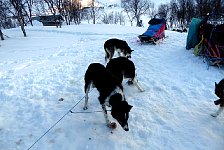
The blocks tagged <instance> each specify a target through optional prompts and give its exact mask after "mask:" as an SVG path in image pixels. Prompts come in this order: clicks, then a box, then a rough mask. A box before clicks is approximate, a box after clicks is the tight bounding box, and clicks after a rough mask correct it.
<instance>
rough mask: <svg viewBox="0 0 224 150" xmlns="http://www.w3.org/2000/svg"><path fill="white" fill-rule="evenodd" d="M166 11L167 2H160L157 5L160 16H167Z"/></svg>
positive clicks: (167, 8)
mask: <svg viewBox="0 0 224 150" xmlns="http://www.w3.org/2000/svg"><path fill="white" fill-rule="evenodd" d="M168 12H169V5H168V4H160V5H159V7H158V14H159V15H160V16H161V17H164V18H166V17H167V16H168Z"/></svg>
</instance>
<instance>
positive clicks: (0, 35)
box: [0, 29, 4, 40]
mask: <svg viewBox="0 0 224 150" xmlns="http://www.w3.org/2000/svg"><path fill="white" fill-rule="evenodd" d="M0 37H1V40H4V37H3V33H2V30H1V29H0Z"/></svg>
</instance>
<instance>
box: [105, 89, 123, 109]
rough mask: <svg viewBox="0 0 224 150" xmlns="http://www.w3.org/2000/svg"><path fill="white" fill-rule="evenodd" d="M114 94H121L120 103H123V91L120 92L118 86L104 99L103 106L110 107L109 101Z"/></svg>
mask: <svg viewBox="0 0 224 150" xmlns="http://www.w3.org/2000/svg"><path fill="white" fill-rule="evenodd" d="M116 93H119V94H121V96H122V101H124V93H123V91H122V90H121V88H120V87H119V86H117V87H116V88H115V89H114V90H113V91H112V92H111V93H110V95H109V96H108V97H107V98H106V99H105V103H104V104H105V105H106V106H108V107H111V105H110V104H109V99H110V97H111V96H112V95H114V94H116Z"/></svg>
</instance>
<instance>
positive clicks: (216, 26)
mask: <svg viewBox="0 0 224 150" xmlns="http://www.w3.org/2000/svg"><path fill="white" fill-rule="evenodd" d="M192 24H193V25H192ZM191 27H192V28H193V27H194V28H197V29H196V30H191ZM194 32H195V33H194ZM191 35H197V36H195V37H194V36H191ZM190 48H194V54H195V55H196V56H198V55H199V56H202V57H203V58H204V60H205V61H206V62H207V64H208V66H209V65H220V64H223V63H224V15H223V14H208V15H207V16H206V17H205V18H204V19H203V20H201V21H199V20H198V21H195V20H194V19H193V20H192V23H191V25H190V29H189V32H188V37H187V45H186V49H190Z"/></svg>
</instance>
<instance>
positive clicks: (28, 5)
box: [23, 0, 34, 26]
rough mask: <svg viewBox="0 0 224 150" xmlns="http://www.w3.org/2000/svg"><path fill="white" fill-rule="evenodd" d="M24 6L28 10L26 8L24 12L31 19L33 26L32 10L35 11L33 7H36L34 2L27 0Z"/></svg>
mask: <svg viewBox="0 0 224 150" xmlns="http://www.w3.org/2000/svg"><path fill="white" fill-rule="evenodd" d="M24 5H25V6H26V8H27V10H26V8H25V7H23V9H25V10H24V12H26V13H27V17H28V19H29V22H30V24H31V25H32V26H33V22H32V10H33V5H34V0H25V3H24Z"/></svg>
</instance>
